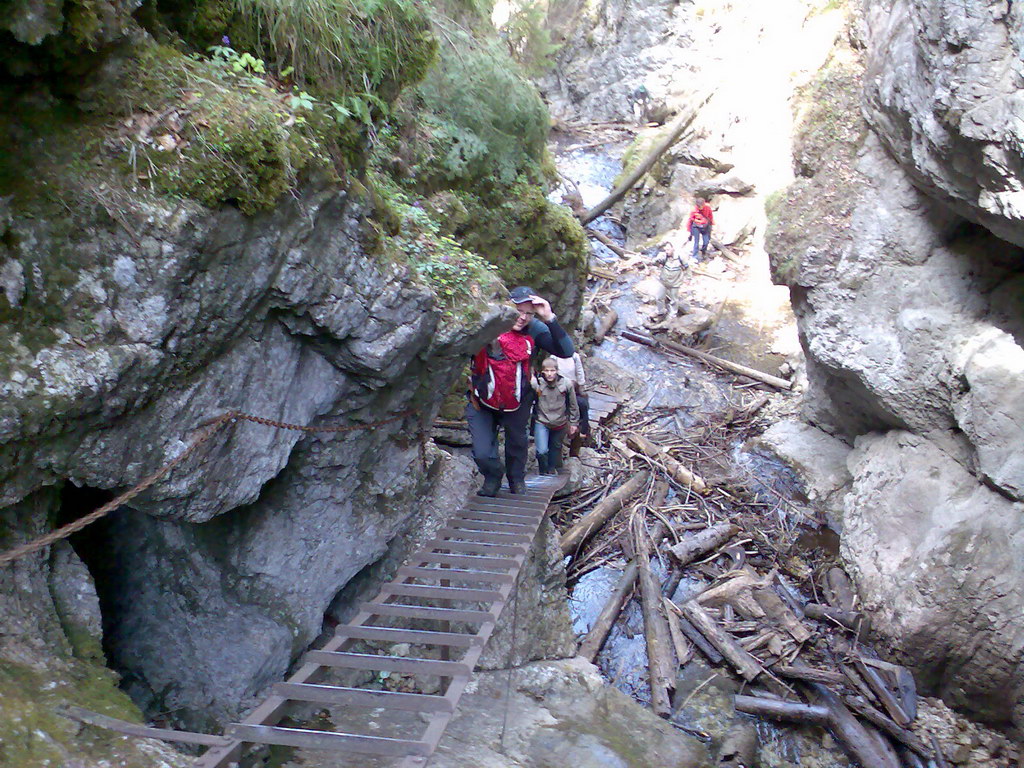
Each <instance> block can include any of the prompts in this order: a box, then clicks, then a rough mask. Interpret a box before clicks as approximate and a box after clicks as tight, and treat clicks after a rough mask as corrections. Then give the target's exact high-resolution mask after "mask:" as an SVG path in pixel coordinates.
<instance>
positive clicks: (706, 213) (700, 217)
mask: <svg viewBox="0 0 1024 768" xmlns="http://www.w3.org/2000/svg"><path fill="white" fill-rule="evenodd" d="M714 223H715V214H714V213H713V212H712V211H711V206H710V205H708V201H707V200H705V199H704V198H703V197H698V198H697V202H696V203H695V204H694V206H693V210H692V211H690V218H689V220H688V221H687V222H686V228H687V229H688V230H690V239H691V240H693V261H695V262H696V261H697V249H698V248H699V249H700V252H701V254H705V253H707V252H708V243H709V242H710V241H711V227H712V225H713V224H714Z"/></svg>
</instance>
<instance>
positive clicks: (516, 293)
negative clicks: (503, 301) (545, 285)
mask: <svg viewBox="0 0 1024 768" xmlns="http://www.w3.org/2000/svg"><path fill="white" fill-rule="evenodd" d="M535 295H536V294H535V293H534V292H533V288H530V287H528V286H525V285H520V286H516V287H515V288H513V289H512V290H511V291H509V292H508V297H509V298H510V299H512V301H513V302H514V303H516V304H522V303H523V302H524V301H529V300H530V297H531V296H535Z"/></svg>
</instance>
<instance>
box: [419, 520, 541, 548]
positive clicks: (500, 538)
mask: <svg viewBox="0 0 1024 768" xmlns="http://www.w3.org/2000/svg"><path fill="white" fill-rule="evenodd" d="M435 535H436V536H437V538H439V539H447V538H465V539H468V540H470V541H485V542H487V543H489V544H532V543H533V536H530V535H529V534H525V533H505V532H501V531H497V532H496V531H476V530H473V529H472V528H470V527H468V526H467V527H463V526H461V525H460V526H458V527H457V528H442V529H441V530H439V531H438V532H437V533H436V534H435Z"/></svg>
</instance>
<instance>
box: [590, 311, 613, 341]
mask: <svg viewBox="0 0 1024 768" xmlns="http://www.w3.org/2000/svg"><path fill="white" fill-rule="evenodd" d="M618 321H619V313H618V312H616V311H615V310H614V309H609V310H608V311H607V312H606V313H605V315H604V317H602V318H601V321H600V322H599V323H598V324H597V330H596V331H594V343H595V344H600V343H601V342H603V341H604V337H605V336H607V335H608V331H610V330H611V329H612V328H613V327H614V326H615V324H616V323H617V322H618Z"/></svg>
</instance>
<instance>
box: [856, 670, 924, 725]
mask: <svg viewBox="0 0 1024 768" xmlns="http://www.w3.org/2000/svg"><path fill="white" fill-rule="evenodd" d="M861 658H862V659H863V660H864V663H865V664H867V665H868V666H869V667H872V668H874V669H877V670H878V671H879V673H880V674H882V675H883V676H884V677H885V678H886V679H887V680H888V682H889V684H890V685H892V687H893V688H894V689H895V691H896V695H897V696H898V697H899V702H900V707H901V708H902V709H903V711H904V712H906V713H907V717H909V718H910V719H911V720H913V719H914V718H916V717H917V684H916V683H915V682H914V675H913V673H911V671H910V670H909V669H907V668H906V667H901V666H900V665H899V664H891V663H889V662H888V661H882V660H881V659H868V658H864V657H861Z"/></svg>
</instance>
